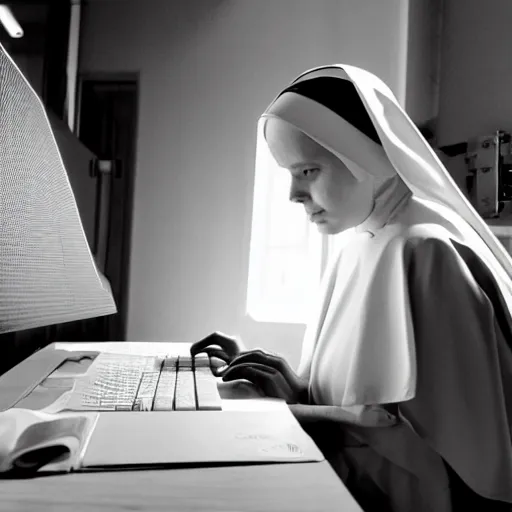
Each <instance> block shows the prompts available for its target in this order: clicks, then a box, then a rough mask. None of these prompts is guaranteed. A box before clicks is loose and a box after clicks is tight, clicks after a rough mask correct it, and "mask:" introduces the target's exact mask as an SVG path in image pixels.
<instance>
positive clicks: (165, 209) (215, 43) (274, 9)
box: [80, 0, 408, 364]
mask: <svg viewBox="0 0 512 512" xmlns="http://www.w3.org/2000/svg"><path fill="white" fill-rule="evenodd" d="M407 2H408V0H379V1H378V2H376V1H375V0H338V1H336V0H315V1H311V0H272V1H268V0H260V1H256V0H188V1H187V2H173V1H169V0H152V1H151V0H145V1H135V0H119V1H116V2H89V3H88V4H86V7H85V9H84V17H83V22H84V25H83V34H82V41H81V62H80V71H82V72H95V71H112V72H114V71H140V76H141V84H140V85H141V88H140V113H139V128H138V129H139V132H138V142H137V153H138V158H137V169H136V184H135V205H134V225H133V247H132V255H131V277H130V288H129V314H128V318H129V321H128V339H130V340H175V341H180V340H183V341H194V340H196V339H198V338H200V337H202V336H204V335H205V334H207V333H209V332H210V331H212V330H223V331H225V332H228V333H237V334H241V335H242V336H243V337H244V339H245V341H246V342H247V344H248V345H249V346H265V347H267V348H269V349H274V350H278V351H280V352H281V353H283V354H284V355H286V356H287V357H289V358H290V360H291V362H292V364H296V362H297V360H298V355H299V352H300V342H301V338H302V333H303V327H302V326H286V325H284V326H283V325H257V324H254V323H252V322H251V321H250V320H249V319H248V318H247V317H246V316H245V299H246V283H247V270H248V256H249V255H248V252H249V237H250V226H251V206H252V188H253V174H254V156H255V129H256V122H257V119H258V116H259V115H260V114H261V113H262V112H263V110H264V109H265V107H266V106H267V104H268V103H269V102H270V101H271V100H272V99H273V97H274V95H275V94H276V93H277V92H278V90H279V89H280V88H281V87H283V86H285V85H286V84H287V83H288V82H289V81H290V80H291V79H293V78H294V77H295V76H296V75H297V74H299V73H300V72H302V71H304V70H306V69H308V68H311V67H314V66H317V65H321V64H326V63H332V62H344V63H349V64H356V65H359V66H361V67H366V68H367V69H369V70H370V71H373V72H375V73H377V74H378V75H380V76H381V77H382V78H383V79H384V80H385V81H386V82H388V84H389V85H390V86H391V87H392V88H393V89H394V90H395V91H397V90H399V89H400V87H401V84H403V82H404V80H403V78H404V77H403V73H404V72H405V65H404V62H402V61H401V56H403V55H405V53H404V51H403V44H404V41H405V31H404V29H405V28H406V20H404V12H406V9H405V11H404V8H406V7H407ZM401 75H402V76H401Z"/></svg>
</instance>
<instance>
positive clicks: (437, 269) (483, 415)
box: [191, 64, 512, 512]
mask: <svg viewBox="0 0 512 512" xmlns="http://www.w3.org/2000/svg"><path fill="white" fill-rule="evenodd" d="M259 126H260V131H259V133H260V134H261V140H259V141H258V142H259V143H260V144H263V145H265V146H266V148H267V149H268V153H269V154H270V155H271V156H272V158H274V159H275V161H276V163H277V165H278V166H279V167H282V168H284V169H286V170H287V172H289V173H290V175H291V188H290V200H291V201H294V202H297V203H300V204H301V205H302V206H303V207H304V210H305V214H306V215H308V216H309V218H310V220H311V222H313V223H315V224H316V226H317V228H318V230H319V231H320V232H321V233H323V234H326V235H329V236H336V237H337V238H339V239H340V244H339V248H338V250H337V252H336V254H335V255H334V257H333V258H332V261H331V262H330V264H329V266H328V268H327V270H326V272H325V273H324V276H323V281H322V284H321V287H320V293H319V296H318V299H317V301H316V305H315V307H314V308H313V310H312V311H311V318H310V321H309V323H308V326H307V329H306V333H305V337H304V340H303V344H302V355H301V360H300V364H299V367H298V370H297V372H295V371H294V370H293V369H292V368H291V367H290V365H289V364H288V363H287V362H286V361H285V360H284V359H283V358H282V357H280V356H278V355H276V354H271V353H268V352H266V351H264V350H249V351H247V350H245V348H244V347H243V346H242V344H241V343H240V342H239V341H237V340H236V339H234V338H232V337H230V336H226V335H223V334H221V333H213V334H211V335H209V336H207V337H206V338H205V339H203V340H201V341H199V342H197V343H195V344H194V345H193V346H192V348H191V353H192V355H195V354H197V353H199V352H207V353H208V354H209V355H210V356H211V357H215V358H219V359H221V360H223V361H224V362H225V363H226V366H225V367H224V368H223V370H222V372H219V374H220V375H222V378H223V380H225V381H233V380H238V379H245V380H249V381H251V382H253V383H254V384H255V385H257V386H258V388H259V389H261V390H262V391H263V392H264V393H265V394H266V395H268V396H273V397H278V398H282V399H284V400H286V402H287V403H288V404H289V407H290V409H291V410H292V411H293V412H294V414H295V416H296V417H297V419H298V420H299V421H300V423H301V424H302V425H303V427H304V428H305V429H306V431H308V432H309V433H311V435H312V437H313V438H314V439H315V441H316V442H317V443H318V445H319V447H320V448H321V449H322V451H323V453H324V454H325V456H326V459H327V460H329V462H330V463H331V465H332V466H333V468H334V469H335V470H336V472H337V473H338V475H339V476H340V478H341V479H342V480H343V482H344V483H345V485H346V486H347V487H348V489H349V490H350V491H351V493H352V494H353V496H354V497H355V498H356V499H357V500H358V502H359V503H360V505H361V507H362V508H363V509H364V510H365V511H374V510H379V511H383V510H389V511H392V512H412V511H414V512H423V511H436V512H454V511H459V510H466V506H468V504H469V505H473V506H475V507H476V508H477V509H479V510H485V511H486V512H487V511H488V512H492V511H502V510H503V511H505V510H512V439H511V425H512V348H511V344H512V318H511V315H510V311H511V308H512V281H511V278H512V259H511V258H510V256H509V255H508V253H507V252H506V250H505V249H504V248H503V247H502V245H501V244H500V242H499V241H498V240H497V239H496V238H495V237H494V235H493V234H492V232H491V231H490V229H489V228H488V226H487V225H486V224H485V222H484V221H483V220H482V219H481V218H480V216H479V215H478V214H477V213H476V211H475V210H474V209H473V207H472V206H471V204H470V203H469V202H468V201H467V199H466V198H465V196H464V194H463V193H462V192H461V191H460V190H459V188H458V187H457V185H456V184H455V182H454V180H453V179H452V178H451V176H450V175H449V173H448V172H447V170H446V169H445V168H444V166H443V164H442V163H441V161H440V159H439V158H438V156H437V155H436V153H435V152H434V151H433V150H432V148H431V147H430V145H429V144H428V143H427V141H426V140H425V139H424V138H423V136H422V135H421V134H420V132H419V131H418V129H417V128H416V126H415V124H414V123H413V122H412V121H411V119H410V118H409V117H408V116H407V114H406V113H405V112H404V110H403V109H402V108H401V107H400V105H399V104H398V102H397V100H396V99H395V97H394V95H393V93H392V92H391V91H390V89H389V88H388V87H387V86H386V85H385V84H384V83H383V82H382V81H381V80H380V79H378V78H377V77H376V76H374V75H373V74H371V73H369V72H367V71H365V70H362V69H359V68H357V67H353V66H348V65H341V64H340V65H330V66H323V67H319V68H315V69H312V70H309V71H307V72H305V73H303V74H302V75H300V76H299V77H298V78H296V79H295V80H294V81H293V82H292V83H291V84H290V85H289V86H288V87H286V88H285V89H284V90H283V91H281V92H280V93H279V94H278V95H277V97H276V98H275V99H274V100H273V101H272V103H271V104H270V106H269V107H268V108H267V110H266V111H265V112H264V113H263V115H262V117H261V119H260V120H259ZM298 278H300V276H298ZM313 484H314V483H313Z"/></svg>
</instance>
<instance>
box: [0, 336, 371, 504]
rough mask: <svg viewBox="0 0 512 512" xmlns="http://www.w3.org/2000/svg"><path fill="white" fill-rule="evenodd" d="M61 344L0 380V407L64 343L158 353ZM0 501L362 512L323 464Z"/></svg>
mask: <svg viewBox="0 0 512 512" xmlns="http://www.w3.org/2000/svg"><path fill="white" fill-rule="evenodd" d="M66 345H68V346H63V345H62V344H52V345H49V346H48V347H46V348H44V349H42V350H40V351H39V352H36V353H35V354H33V355H32V356H30V357H29V358H27V359H26V360H25V361H23V362H21V363H20V364H19V365H18V366H16V367H15V368H13V369H12V370H10V371H9V372H7V373H6V374H4V375H2V376H0V410H4V409H5V408H8V407H10V406H11V405H12V404H13V403H14V402H16V401H17V399H18V398H20V397H21V396H22V395H23V394H25V393H26V392H27V391H29V390H30V389H31V386H32V387H33V386H34V385H35V384H36V383H37V382H39V381H40V380H41V378H42V377H45V376H47V375H48V374H49V373H50V372H51V371H52V370H53V369H54V368H55V367H56V366H57V365H58V364H59V362H58V361H59V358H60V361H63V360H64V359H66V353H67V351H64V350H63V349H67V348H70V347H69V346H70V345H73V348H75V349H80V350H92V351H94V350H97V349H100V347H101V350H104V349H105V350H109V351H110V350H114V351H115V350H117V349H121V350H122V351H123V352H125V351H126V349H131V350H130V351H132V352H133V351H138V350H141V349H142V350H143V351H144V352H147V350H148V349H149V350H151V351H152V350H156V351H157V353H158V351H159V350H160V349H161V348H164V345H163V344H156V343H144V342H142V343H99V344H94V345H91V344H88V346H83V345H82V344H66ZM79 345H82V346H79ZM121 345H122V348H121ZM185 346H186V345H185V344H184V345H183V348H184V347H185ZM96 347H97V348H96ZM0 496H1V498H0V512H4V511H5V512H18V511H27V512H32V511H33V512H45V511H51V512H68V511H71V510H72V511H73V512H82V511H86V510H87V511H92V510H94V511H95V512H106V511H109V512H121V511H123V512H126V511H129V510H132V511H135V510H143V511H180V512H181V511H183V512H189V511H208V512H215V511H219V512H231V511H232V512H235V511H236V512H252V511H258V512H263V511H276V512H278V511H279V512H287V511H290V512H302V511H304V512H306V511H307V512H310V511H322V512H331V511H332V512H334V511H336V512H362V511H361V509H360V507H359V506H358V505H357V503H356V502H355V501H354V499H353V498H352V497H351V496H350V494H349V493H348V491H347V490H346V488H345V487H344V485H343V484H342V482H341V481H340V480H339V478H338V477H337V475H336V474H335V472H334V471H333V470H332V468H331V467H330V465H329V464H328V463H327V462H325V461H324V462H314V463H292V464H269V465H259V466H256V465H247V466H231V467H217V468H187V469H185V468H183V469H171V470H155V471H123V472H101V473H75V474H67V475H54V476H43V477H38V478H34V479H29V480H0Z"/></svg>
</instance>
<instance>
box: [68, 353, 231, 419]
mask: <svg viewBox="0 0 512 512" xmlns="http://www.w3.org/2000/svg"><path fill="white" fill-rule="evenodd" d="M217 382H218V378H217V377H215V375H214V374H213V373H212V371H211V367H210V359H209V357H208V355H207V354H197V355H196V356H195V357H191V356H184V355H169V356H165V357H163V356H141V355H134V354H110V353H100V354H99V355H98V356H97V357H96V359H95V360H94V362H93V363H92V364H91V366H90V367H89V369H88V371H87V374H86V375H85V376H83V377H80V378H79V379H77V380H76V382H75V385H74V387H73V390H72V391H71V395H70V398H69V400H68V403H67V405H66V409H67V410H72V411H84V410H85V411H198V410H199V411H211V410H214V411H216V410H222V401H221V398H220V395H219V392H218V389H217Z"/></svg>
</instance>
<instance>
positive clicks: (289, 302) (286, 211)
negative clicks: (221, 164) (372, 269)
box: [247, 123, 327, 323]
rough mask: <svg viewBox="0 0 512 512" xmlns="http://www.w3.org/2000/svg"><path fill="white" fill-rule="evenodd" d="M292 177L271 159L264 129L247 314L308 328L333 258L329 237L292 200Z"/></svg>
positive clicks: (259, 153)
mask: <svg viewBox="0 0 512 512" xmlns="http://www.w3.org/2000/svg"><path fill="white" fill-rule="evenodd" d="M289 190H290V174H289V172H288V171H287V170H285V169H282V168H279V167H278V166H277V164H276V163H275V161H274V159H273V158H272V157H271V155H270V152H269V150H268V147H267V145H266V143H265V141H264V138H263V132H262V125H261V123H260V125H259V126H258V136H257V146H256V168H255V187H254V199H253V201H254V203H253V217H252V232H251V246H250V259H249V283H248V295H247V313H248V314H249V315H250V316H251V317H252V318H254V319H255V320H257V321H261V322H280V323H303V322H304V321H305V318H306V317H307V313H308V310H309V304H310V301H311V298H312V296H313V295H314V293H315V291H316V289H317V287H318V285H319V282H320V277H321V272H322V270H323V267H324V260H325V259H326V255H327V241H326V238H327V237H325V236H322V235H320V234H319V233H318V231H317V229H316V227H315V226H314V225H313V224H311V223H310V222H309V221H308V219H307V217H306V215H305V213H304V209H303V208H302V206H301V205H297V204H294V203H292V202H291V201H289V199H288V196H289Z"/></svg>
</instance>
